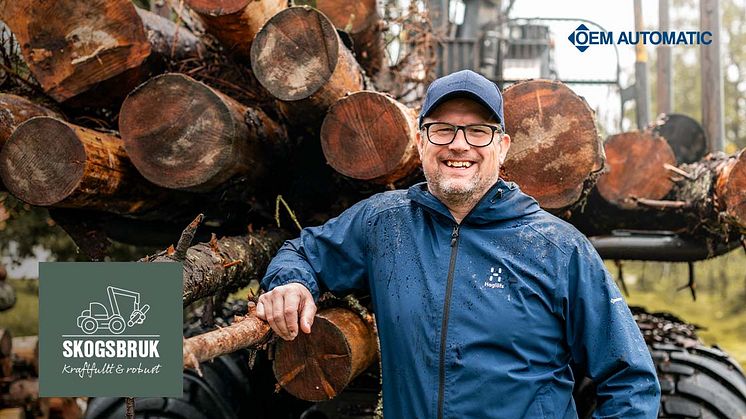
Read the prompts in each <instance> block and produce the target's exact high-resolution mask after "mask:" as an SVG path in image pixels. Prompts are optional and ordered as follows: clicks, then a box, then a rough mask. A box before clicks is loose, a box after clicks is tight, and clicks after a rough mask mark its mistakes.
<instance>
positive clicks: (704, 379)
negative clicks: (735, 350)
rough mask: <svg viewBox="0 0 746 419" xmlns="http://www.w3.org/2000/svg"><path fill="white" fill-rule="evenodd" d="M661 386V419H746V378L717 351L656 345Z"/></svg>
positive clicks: (703, 348) (732, 362) (699, 347)
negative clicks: (744, 418) (745, 418)
mask: <svg viewBox="0 0 746 419" xmlns="http://www.w3.org/2000/svg"><path fill="white" fill-rule="evenodd" d="M651 354H652V356H653V361H654V362H655V367H656V370H657V372H658V379H659V380H660V384H661V408H660V412H659V414H658V417H660V418H723V419H726V418H728V419H730V418H736V419H740V418H743V417H746V377H744V372H743V370H742V369H741V367H740V366H739V365H738V364H737V363H736V362H735V361H734V360H733V359H732V358H731V357H729V356H728V354H726V353H725V352H723V351H721V350H720V349H718V348H708V347H705V346H702V345H697V346H695V347H692V348H683V347H680V346H676V345H671V344H653V345H652V348H651Z"/></svg>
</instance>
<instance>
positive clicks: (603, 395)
mask: <svg viewBox="0 0 746 419" xmlns="http://www.w3.org/2000/svg"><path fill="white" fill-rule="evenodd" d="M567 272H568V279H567V280H568V288H567V290H566V292H567V294H566V295H565V299H564V304H563V311H564V314H565V319H567V323H566V327H567V330H566V336H567V339H568V345H569V347H570V350H571V353H572V357H573V362H574V363H576V364H579V365H580V366H581V367H582V368H583V369H584V370H585V371H586V373H587V374H588V376H589V377H590V378H591V379H592V380H593V381H594V382H595V383H596V386H597V396H598V407H597V408H596V411H595V413H594V415H593V417H594V418H620V417H621V418H655V417H656V416H657V413H658V408H659V403H660V384H659V383H658V378H657V375H656V373H655V366H654V365H653V361H652V359H651V357H650V352H649V351H648V349H647V346H646V345H645V341H644V340H643V338H642V335H641V333H640V329H639V328H638V327H637V324H636V323H635V321H634V319H633V317H632V313H630V311H629V308H628V307H627V304H626V303H625V301H624V299H623V298H622V295H621V293H620V292H619V289H618V288H617V286H616V284H614V281H613V280H612V278H611V275H610V274H609V272H608V270H607V269H606V267H605V266H604V264H603V261H602V260H601V257H600V256H599V255H598V253H597V252H596V250H595V249H593V247H592V246H591V244H590V242H588V240H587V239H585V238H584V237H583V238H582V239H581V240H580V242H579V243H578V245H577V246H576V248H575V249H574V251H573V253H572V255H571V257H570V260H569V264H568V271H567Z"/></svg>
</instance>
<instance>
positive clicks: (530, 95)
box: [501, 80, 604, 214]
mask: <svg viewBox="0 0 746 419" xmlns="http://www.w3.org/2000/svg"><path fill="white" fill-rule="evenodd" d="M504 100H505V125H506V131H507V133H508V134H510V137H511V139H512V144H511V146H510V150H509V151H508V156H507V158H506V160H505V163H504V165H503V167H502V169H501V174H502V176H503V177H505V178H506V179H508V180H512V181H515V182H516V183H518V184H519V185H520V187H521V189H522V190H523V191H524V192H526V193H528V194H529V195H531V196H533V197H534V198H536V200H537V201H538V202H539V204H540V205H541V206H542V208H544V209H546V210H549V211H552V212H554V213H556V214H563V213H565V211H566V210H568V209H572V208H574V207H577V206H579V205H580V204H582V202H583V200H584V199H585V197H586V196H587V194H588V192H589V191H590V190H591V188H592V187H593V185H594V184H595V182H596V179H597V177H598V175H599V174H600V172H601V171H602V170H603V168H604V153H603V147H602V144H601V141H600V139H599V137H598V131H597V130H596V123H595V118H594V115H593V111H592V110H591V108H590V107H589V106H588V104H587V103H586V102H585V100H584V99H583V98H582V97H580V96H578V95H576V94H575V93H574V92H573V91H572V90H570V89H569V88H567V87H566V86H565V85H564V84H562V83H560V82H557V81H549V80H530V81H525V82H519V83H516V84H514V85H512V86H510V87H509V88H507V89H505V92H504Z"/></svg>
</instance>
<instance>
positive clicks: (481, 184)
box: [425, 170, 497, 207]
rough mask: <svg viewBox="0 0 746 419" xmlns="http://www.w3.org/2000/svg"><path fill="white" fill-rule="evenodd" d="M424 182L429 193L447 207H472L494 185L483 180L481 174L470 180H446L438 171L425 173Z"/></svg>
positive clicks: (476, 174)
mask: <svg viewBox="0 0 746 419" xmlns="http://www.w3.org/2000/svg"><path fill="white" fill-rule="evenodd" d="M425 180H426V181H427V185H428V188H429V189H430V191H431V193H433V195H435V196H436V197H437V198H439V199H440V200H441V201H443V203H444V204H446V205H447V206H448V207H462V206H473V205H474V204H476V203H477V202H478V201H479V200H480V199H481V198H482V196H483V195H484V193H485V192H487V189H488V188H489V187H490V186H492V184H493V183H494V181H493V182H490V180H489V179H485V178H484V177H483V176H482V174H481V173H475V174H474V176H473V177H472V178H471V179H467V180H466V181H464V180H461V179H450V178H447V177H446V176H445V175H444V174H443V172H441V171H440V170H438V171H436V172H435V173H430V174H428V173H425ZM495 181H497V179H495Z"/></svg>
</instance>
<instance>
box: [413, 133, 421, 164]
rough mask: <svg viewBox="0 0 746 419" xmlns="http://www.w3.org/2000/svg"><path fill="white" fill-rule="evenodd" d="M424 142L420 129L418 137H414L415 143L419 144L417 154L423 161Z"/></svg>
mask: <svg viewBox="0 0 746 419" xmlns="http://www.w3.org/2000/svg"><path fill="white" fill-rule="evenodd" d="M422 141H423V139H422V130H421V129H418V130H417V135H415V136H414V142H415V143H416V144H417V152H418V153H419V155H420V160H421V159H422V145H423V143H422Z"/></svg>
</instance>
